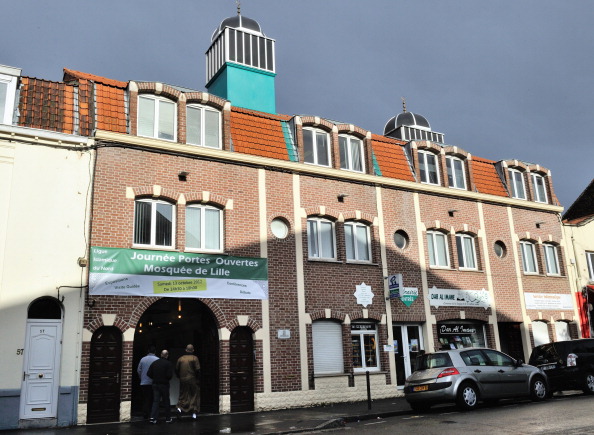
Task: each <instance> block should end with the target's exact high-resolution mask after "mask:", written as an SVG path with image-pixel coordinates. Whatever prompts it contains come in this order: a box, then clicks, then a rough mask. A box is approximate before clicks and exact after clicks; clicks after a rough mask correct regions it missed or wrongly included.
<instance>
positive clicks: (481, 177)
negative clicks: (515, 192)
mask: <svg viewBox="0 0 594 435" xmlns="http://www.w3.org/2000/svg"><path fill="white" fill-rule="evenodd" d="M472 169H473V174H474V184H475V186H476V189H477V190H478V191H479V193H486V194H489V195H497V196H509V194H508V193H507V190H505V187H504V185H503V183H502V182H501V178H500V177H499V174H498V173H497V170H496V169H495V162H494V161H492V160H487V159H482V158H480V157H474V156H473V157H472Z"/></svg>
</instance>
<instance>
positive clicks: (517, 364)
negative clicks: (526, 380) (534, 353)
mask: <svg viewBox="0 0 594 435" xmlns="http://www.w3.org/2000/svg"><path fill="white" fill-rule="evenodd" d="M523 365H524V361H522V359H518V360H516V367H522V366H523Z"/></svg>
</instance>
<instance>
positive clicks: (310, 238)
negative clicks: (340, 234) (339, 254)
mask: <svg viewBox="0 0 594 435" xmlns="http://www.w3.org/2000/svg"><path fill="white" fill-rule="evenodd" d="M328 225H330V229H331V232H330V234H331V236H332V242H331V246H330V247H331V248H332V256H324V254H323V251H325V250H326V249H323V248H327V247H326V246H325V242H324V239H323V231H322V228H327V227H328ZM312 226H315V234H314V232H313V231H311V228H312ZM314 247H316V248H317V253H316V252H314V249H313V248H314ZM307 251H308V255H309V258H310V259H313V260H336V226H335V224H334V222H333V221H331V220H328V219H323V218H308V219H307Z"/></svg>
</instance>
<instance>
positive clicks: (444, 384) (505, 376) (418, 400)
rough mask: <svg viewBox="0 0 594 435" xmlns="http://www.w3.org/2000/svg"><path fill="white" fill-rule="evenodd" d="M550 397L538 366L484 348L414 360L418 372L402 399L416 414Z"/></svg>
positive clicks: (405, 388)
mask: <svg viewBox="0 0 594 435" xmlns="http://www.w3.org/2000/svg"><path fill="white" fill-rule="evenodd" d="M548 395H549V387H548V381H547V376H546V374H545V373H544V372H543V371H542V370H540V369H539V368H537V367H534V366H531V365H528V364H523V363H522V361H521V360H518V361H516V360H515V359H513V358H512V357H510V356H508V355H506V354H504V353H501V352H498V351H496V350H493V349H486V348H466V349H452V350H443V351H438V352H435V353H428V354H425V355H422V356H419V357H418V358H417V370H416V371H415V372H414V373H413V374H412V375H410V376H409V377H408V378H407V379H406V382H405V384H404V396H405V398H406V400H407V402H408V403H409V405H410V406H411V408H412V409H413V410H415V411H423V410H426V409H428V408H429V407H430V406H431V405H435V404H438V403H448V402H455V403H456V404H457V405H458V407H459V408H461V409H463V410H470V409H474V408H475V407H476V406H477V404H478V402H479V401H484V402H496V401H497V400H498V399H504V398H515V397H530V398H532V400H534V401H541V400H545V399H546V398H547V397H548Z"/></svg>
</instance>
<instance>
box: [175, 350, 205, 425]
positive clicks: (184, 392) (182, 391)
mask: <svg viewBox="0 0 594 435" xmlns="http://www.w3.org/2000/svg"><path fill="white" fill-rule="evenodd" d="M175 374H176V375H177V377H178V378H179V399H178V401H177V412H178V413H179V414H180V415H181V413H182V412H188V413H190V412H191V413H192V418H193V419H196V416H197V414H198V411H200V360H199V359H198V357H197V356H196V355H194V346H193V345H191V344H188V345H187V346H186V354H185V355H183V356H181V357H180V358H179V359H178V360H177V363H176V364H175Z"/></svg>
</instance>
